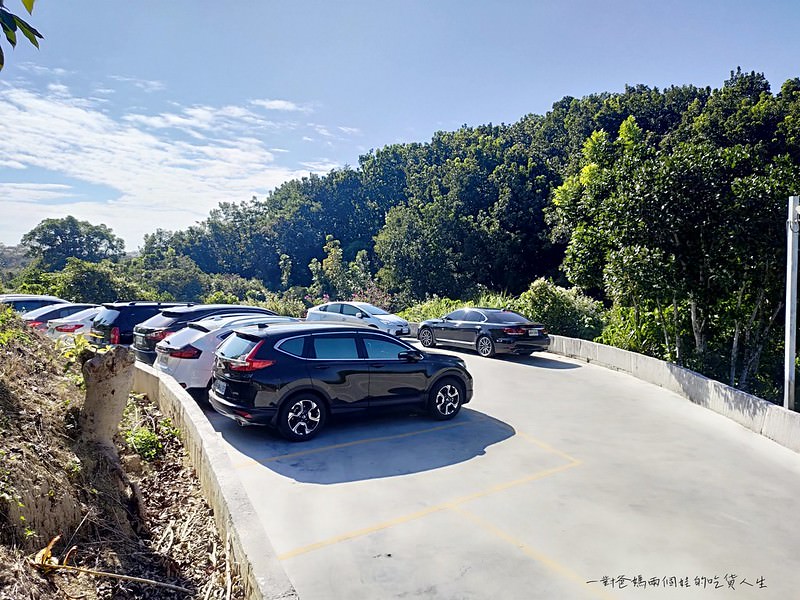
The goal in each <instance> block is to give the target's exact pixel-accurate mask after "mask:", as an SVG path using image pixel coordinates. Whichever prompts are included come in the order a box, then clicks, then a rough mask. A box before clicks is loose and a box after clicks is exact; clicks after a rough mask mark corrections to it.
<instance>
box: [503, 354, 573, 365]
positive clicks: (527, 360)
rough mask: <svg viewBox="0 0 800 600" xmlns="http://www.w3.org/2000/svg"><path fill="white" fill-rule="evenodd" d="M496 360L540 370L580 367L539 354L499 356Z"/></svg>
mask: <svg viewBox="0 0 800 600" xmlns="http://www.w3.org/2000/svg"><path fill="white" fill-rule="evenodd" d="M497 360H505V361H508V362H513V363H516V364H519V365H528V366H531V367H538V368H540V369H580V368H581V365H579V364H578V365H576V364H575V363H569V362H564V361H561V360H556V359H554V358H549V357H546V356H542V355H541V354H531V355H530V356H512V355H508V354H507V355H500V356H498V357H497Z"/></svg>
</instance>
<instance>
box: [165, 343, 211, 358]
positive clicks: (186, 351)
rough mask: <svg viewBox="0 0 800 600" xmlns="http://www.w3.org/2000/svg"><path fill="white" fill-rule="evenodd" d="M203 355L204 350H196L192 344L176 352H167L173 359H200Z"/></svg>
mask: <svg viewBox="0 0 800 600" xmlns="http://www.w3.org/2000/svg"><path fill="white" fill-rule="evenodd" d="M202 353H203V351H202V350H200V349H199V348H195V347H194V346H192V345H191V344H186V345H185V346H181V347H180V348H176V349H175V350H167V354H168V355H170V356H171V357H172V358H200V355H201V354H202Z"/></svg>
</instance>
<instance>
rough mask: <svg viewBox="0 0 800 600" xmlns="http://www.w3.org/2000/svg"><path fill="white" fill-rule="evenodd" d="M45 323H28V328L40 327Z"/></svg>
mask: <svg viewBox="0 0 800 600" xmlns="http://www.w3.org/2000/svg"><path fill="white" fill-rule="evenodd" d="M42 323H44V321H28V327H39V325H41V324H42Z"/></svg>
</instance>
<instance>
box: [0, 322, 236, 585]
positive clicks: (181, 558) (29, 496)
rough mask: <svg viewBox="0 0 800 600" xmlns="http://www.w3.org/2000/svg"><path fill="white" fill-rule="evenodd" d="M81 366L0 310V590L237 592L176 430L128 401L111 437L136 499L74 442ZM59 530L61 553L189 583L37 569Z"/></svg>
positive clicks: (73, 561)
mask: <svg viewBox="0 0 800 600" xmlns="http://www.w3.org/2000/svg"><path fill="white" fill-rule="evenodd" d="M79 372H80V369H76V368H74V365H71V363H70V360H69V359H68V358H65V357H63V356H62V355H61V354H60V353H59V352H57V351H56V349H55V348H54V347H53V344H52V343H51V342H50V340H48V339H46V338H44V337H42V336H39V335H38V334H36V333H34V332H32V331H31V330H30V329H29V328H28V327H27V325H24V324H23V323H22V321H21V319H19V317H18V316H16V315H15V314H14V313H13V312H12V311H11V310H2V311H0V599H2V600H19V599H20V598H28V599H31V600H36V599H48V600H49V599H53V600H55V599H58V600H63V598H85V599H94V598H131V599H132V598H136V599H142V598H151V599H166V598H223V597H232V598H242V597H243V594H242V590H241V587H240V585H238V584H234V582H233V581H232V580H231V578H232V577H234V578H235V576H234V575H233V571H232V569H231V565H230V564H229V561H228V560H227V552H226V548H225V544H224V542H221V541H220V539H219V536H218V534H217V532H216V529H215V527H214V524H213V518H212V514H211V510H210V509H209V507H208V505H207V504H206V503H205V501H204V500H203V498H202V496H201V494H200V491H199V485H198V483H197V481H196V479H195V477H194V475H193V473H192V471H191V469H190V468H188V467H187V466H186V465H185V464H184V459H185V453H184V451H183V448H182V446H181V445H180V442H179V440H178V437H177V433H178V432H176V431H175V430H174V428H172V427H171V426H170V424H169V422H168V421H166V420H165V419H163V418H162V417H161V416H160V415H159V414H158V412H157V411H156V410H155V408H154V407H152V406H151V405H150V404H148V403H147V402H145V401H144V400H143V399H141V398H138V399H132V400H131V402H129V405H128V408H127V409H126V415H125V417H124V420H123V425H122V427H121V432H120V436H119V439H118V446H119V451H120V453H121V454H122V458H123V464H125V465H126V471H127V477H128V478H129V479H130V480H131V481H132V482H134V485H136V486H137V488H138V489H139V490H140V494H139V495H138V498H139V500H141V501H138V500H137V501H134V497H133V495H132V494H131V493H130V490H129V489H126V486H125V485H122V484H121V482H120V480H119V478H118V477H116V476H115V475H114V472H113V470H112V469H110V468H109V465H108V464H107V463H106V462H104V460H103V458H102V457H101V456H99V455H97V454H96V453H95V452H94V450H93V448H91V447H88V446H85V445H83V444H82V443H80V441H79V435H78V434H79V422H80V420H79V418H78V415H79V412H80V410H81V406H82V402H83V391H82V390H81V388H80V386H79V384H80V376H79ZM57 536H60V538H59V539H57V540H56V541H55V543H54V544H53V546H52V554H53V556H54V557H57V559H58V561H59V563H62V564H63V563H64V562H65V560H66V562H67V564H68V565H70V566H73V567H79V568H83V569H91V570H94V571H101V572H104V573H112V574H117V575H123V576H128V577H139V578H144V579H148V580H152V581H154V582H157V583H160V584H168V585H172V586H178V587H181V588H185V589H187V590H189V591H190V593H188V594H187V593H183V592H179V591H176V590H175V589H171V588H166V587H162V586H159V585H156V584H144V583H136V582H133V581H129V580H123V579H117V578H112V577H108V576H90V575H86V574H78V573H76V572H74V571H73V572H67V571H60V570H58V571H53V570H50V571H43V570H41V569H37V568H35V567H33V566H32V565H31V561H32V560H33V559H34V558H35V555H36V554H37V552H38V551H40V550H42V549H44V548H45V547H46V546H47V545H48V543H49V542H50V541H51V540H53V539H54V538H56V537H57ZM70 548H72V550H70ZM67 557H68V558H67ZM226 579H227V581H226ZM226 594H229V595H227V596H226Z"/></svg>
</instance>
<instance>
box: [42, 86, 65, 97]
mask: <svg viewBox="0 0 800 600" xmlns="http://www.w3.org/2000/svg"><path fill="white" fill-rule="evenodd" d="M47 89H48V90H49V91H50V92H52V93H53V94H56V95H58V96H69V88H68V87H67V86H65V85H63V84H60V83H51V84H50V85H48V86H47Z"/></svg>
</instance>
